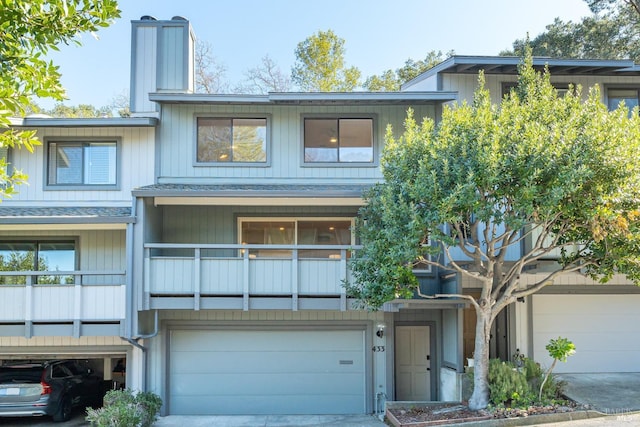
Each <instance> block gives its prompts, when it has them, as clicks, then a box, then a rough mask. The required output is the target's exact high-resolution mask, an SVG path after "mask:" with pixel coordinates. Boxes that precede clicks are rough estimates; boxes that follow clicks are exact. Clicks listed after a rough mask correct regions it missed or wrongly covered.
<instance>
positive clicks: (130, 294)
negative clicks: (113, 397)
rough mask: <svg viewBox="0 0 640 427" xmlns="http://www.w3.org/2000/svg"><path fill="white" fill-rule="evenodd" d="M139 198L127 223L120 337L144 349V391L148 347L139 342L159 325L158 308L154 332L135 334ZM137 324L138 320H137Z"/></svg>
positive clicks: (155, 312) (155, 334) (150, 335)
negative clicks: (135, 260)
mask: <svg viewBox="0 0 640 427" xmlns="http://www.w3.org/2000/svg"><path fill="white" fill-rule="evenodd" d="M137 202H138V200H137V198H136V197H134V198H133V203H132V207H131V216H132V217H133V222H130V223H129V224H127V235H126V249H125V252H126V258H127V272H128V274H127V277H126V291H127V292H126V298H125V336H123V337H120V338H121V339H123V340H125V341H127V342H128V343H129V344H131V345H132V346H134V347H136V348H138V349H140V350H141V351H142V381H141V382H142V391H146V388H147V381H146V376H147V375H146V374H147V350H148V349H147V348H146V347H145V346H143V345H142V344H140V343H139V340H141V339H148V338H153V337H155V336H157V335H158V332H159V327H158V310H155V311H154V328H153V332H152V333H150V334H146V335H144V334H143V335H140V334H135V335H134V334H133V324H134V322H133V320H134V318H135V317H137V310H134V305H133V299H134V296H135V289H134V281H133V276H134V274H133V265H134V262H133V256H134V247H133V244H134V239H133V226H134V224H135V222H136V216H137V213H136V211H137V209H136V208H137ZM136 324H137V322H136Z"/></svg>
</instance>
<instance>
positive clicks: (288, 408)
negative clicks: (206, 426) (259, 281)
mask: <svg viewBox="0 0 640 427" xmlns="http://www.w3.org/2000/svg"><path fill="white" fill-rule="evenodd" d="M170 337H171V338H170V344H169V345H170V355H169V357H170V360H169V408H170V409H169V411H170V413H171V414H176V415H188V414H193V415H209V414H211V415H232V414H351V413H365V412H366V391H365V390H366V380H365V352H364V348H365V344H364V341H365V340H364V330H321V331H319V330H243V329H240V330H172V331H171V333H170Z"/></svg>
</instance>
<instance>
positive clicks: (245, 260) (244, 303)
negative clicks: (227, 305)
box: [242, 249, 249, 311]
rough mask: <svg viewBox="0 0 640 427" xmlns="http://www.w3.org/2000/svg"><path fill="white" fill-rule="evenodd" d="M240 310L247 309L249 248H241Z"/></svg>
mask: <svg viewBox="0 0 640 427" xmlns="http://www.w3.org/2000/svg"><path fill="white" fill-rule="evenodd" d="M242 257H243V263H242V266H243V268H242V272H243V275H242V310H244V311H249V250H248V249H245V250H243V254H242Z"/></svg>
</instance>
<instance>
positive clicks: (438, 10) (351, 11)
mask: <svg viewBox="0 0 640 427" xmlns="http://www.w3.org/2000/svg"><path fill="white" fill-rule="evenodd" d="M118 3H119V7H120V10H121V11H122V13H121V18H119V19H118V20H116V21H115V22H114V23H113V24H112V25H111V26H110V27H108V28H106V29H101V30H100V31H99V32H98V33H97V37H98V39H95V38H94V37H92V36H91V35H90V34H83V35H82V36H81V43H82V45H81V46H79V47H78V46H75V45H70V46H62V47H61V48H60V51H59V52H55V53H53V54H51V55H50V58H51V59H52V60H53V62H54V63H55V64H56V65H59V66H60V71H61V73H62V84H63V86H64V87H65V88H66V90H67V97H68V98H69V99H68V100H67V101H65V104H67V105H78V104H91V105H94V106H96V107H101V106H105V105H109V104H111V102H112V101H113V99H114V98H115V97H116V96H118V95H121V94H123V93H128V92H126V91H128V87H129V83H130V75H129V73H130V61H131V56H130V55H131V21H132V20H137V19H139V18H140V17H141V16H143V15H151V16H153V17H155V18H156V19H158V20H168V19H171V18H172V17H174V16H182V17H184V18H187V19H188V20H189V21H190V22H191V25H192V27H193V30H194V33H195V35H196V38H197V39H199V40H205V41H208V42H209V43H210V44H211V45H212V47H213V55H214V57H215V58H216V60H217V62H218V63H220V64H222V65H223V66H224V67H225V68H226V73H225V80H226V81H228V82H230V83H231V86H234V85H235V84H236V83H239V82H240V81H242V80H243V79H244V75H245V73H246V72H247V70H249V69H251V68H254V67H256V66H257V65H259V63H260V60H261V58H263V57H264V56H265V55H267V54H268V55H269V56H270V57H271V59H273V60H274V61H275V63H276V64H277V65H278V66H279V67H280V68H281V69H282V70H283V72H285V73H286V74H287V75H290V72H291V67H292V66H293V65H294V63H295V48H296V46H297V44H298V43H299V42H301V41H303V40H305V39H306V38H307V37H309V36H311V35H312V34H314V33H317V32H318V31H326V30H329V29H331V30H333V31H334V32H335V33H336V34H337V35H338V36H339V37H340V38H342V39H344V40H345V49H346V55H345V59H346V65H347V66H356V67H358V68H359V69H360V71H361V72H362V77H363V79H364V78H366V77H368V76H371V75H376V74H381V73H382V72H383V71H385V70H388V69H392V70H395V69H397V68H400V67H402V65H404V63H405V61H406V60H407V59H409V58H411V59H413V60H416V61H417V60H420V59H424V58H425V56H426V54H427V53H428V52H429V51H431V50H436V51H442V52H443V53H446V52H449V51H451V50H453V51H455V53H456V54H458V55H497V54H498V53H499V52H500V51H502V50H505V49H509V48H511V46H512V42H513V41H514V40H516V39H518V38H524V37H526V35H527V33H528V34H529V35H530V36H531V38H533V37H535V36H536V35H538V34H539V33H541V32H543V31H544V29H545V26H546V25H548V24H551V23H552V22H553V20H554V19H555V18H556V17H559V18H561V19H562V20H564V21H569V20H572V21H578V20H580V18H581V17H583V16H587V15H589V14H590V12H589V9H588V7H587V5H586V3H585V1H584V0H484V1H479V0H449V1H446V0H445V1H443V0H439V1H435V0H366V1H365V0H322V1H311V0H269V1H265V0H262V1H258V0H253V1H252V0H225V1H222V0H181V1H175V0H120V1H119V2H118ZM38 103H39V104H40V105H41V106H43V107H45V108H50V107H52V106H53V102H51V101H46V100H40V101H38Z"/></svg>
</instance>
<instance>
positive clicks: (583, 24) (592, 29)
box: [500, 0, 640, 61]
mask: <svg viewBox="0 0 640 427" xmlns="http://www.w3.org/2000/svg"><path fill="white" fill-rule="evenodd" d="M587 3H589V5H590V7H591V9H592V10H593V11H594V12H598V13H596V14H594V15H592V16H587V17H584V18H582V21H580V22H576V23H574V22H571V21H569V22H564V21H562V20H561V19H560V18H556V19H555V21H554V22H553V23H552V24H550V25H547V27H546V31H544V32H543V33H541V34H539V35H538V36H536V37H535V38H534V39H533V40H531V41H529V40H528V38H525V39H518V40H516V41H514V42H513V49H512V50H506V51H503V52H501V53H500V55H516V56H522V55H523V54H524V51H525V48H526V47H527V46H529V45H530V46H531V48H532V50H533V54H534V55H536V56H549V57H554V58H585V59H590V58H599V59H629V58H631V59H633V60H635V61H639V60H640V14H639V13H638V10H637V9H636V8H635V7H631V6H630V4H631V3H633V4H636V3H637V2H635V1H631V0H628V1H627V0H624V1H613V0H611V1H610V0H587Z"/></svg>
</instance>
